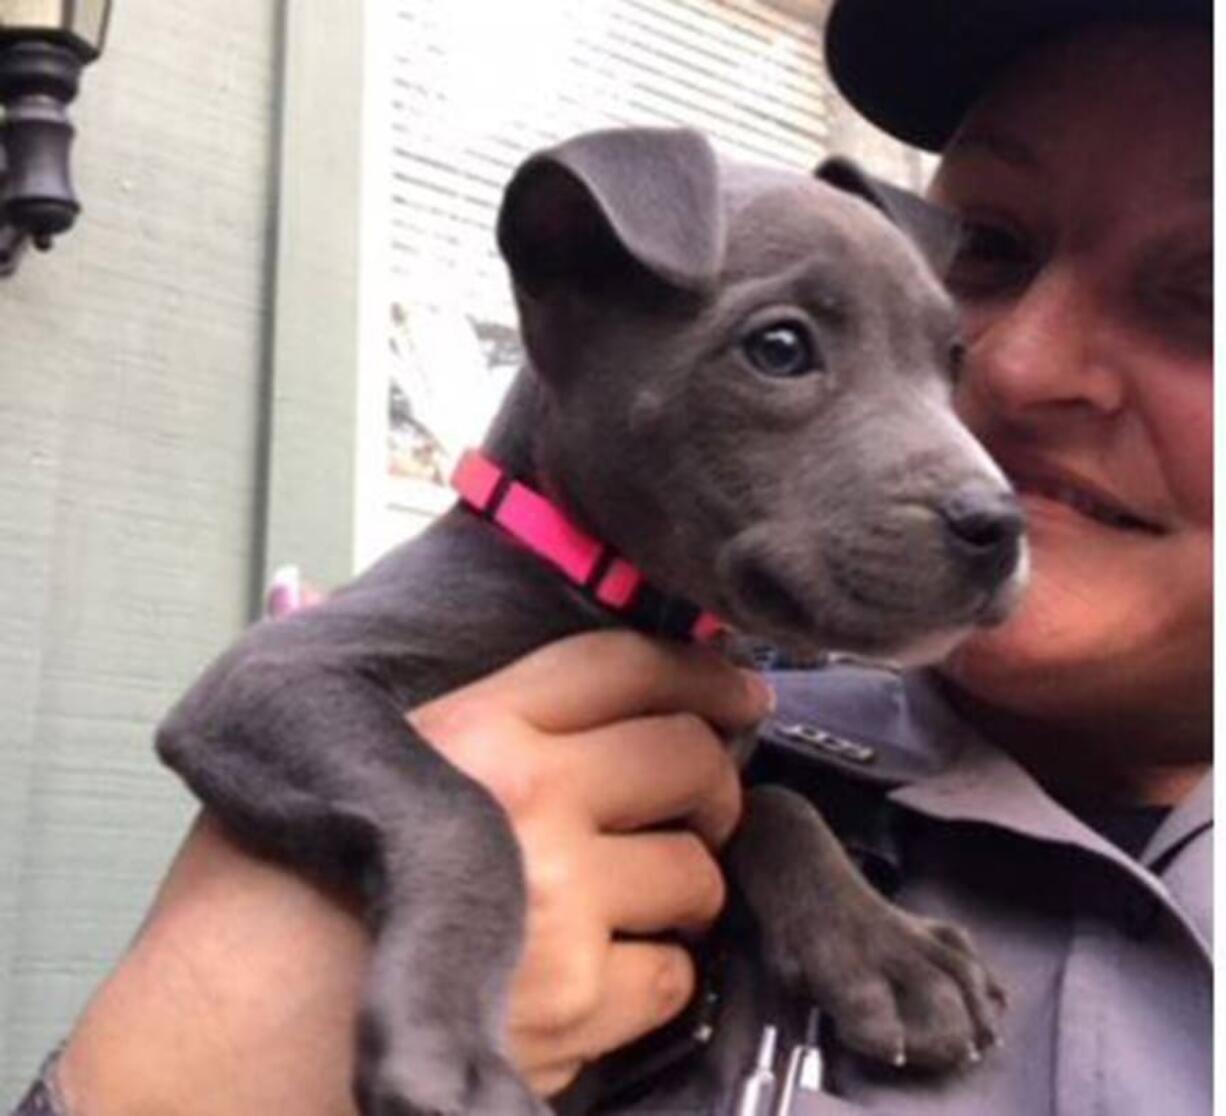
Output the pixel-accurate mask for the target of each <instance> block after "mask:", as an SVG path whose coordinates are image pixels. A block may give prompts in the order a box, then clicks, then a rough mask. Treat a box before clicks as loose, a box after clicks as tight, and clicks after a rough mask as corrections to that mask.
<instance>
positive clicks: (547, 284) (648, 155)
mask: <svg viewBox="0 0 1226 1116" xmlns="http://www.w3.org/2000/svg"><path fill="white" fill-rule="evenodd" d="M498 246H499V248H500V250H501V252H502V254H503V257H504V258H505V259H506V261H507V263H508V265H509V266H510V269H511V276H512V279H513V280H514V282H515V285H516V288H517V289H518V290H519V291H520V292H521V293H522V294H526V295H528V296H529V297H531V298H542V297H546V296H548V294H550V293H551V292H552V291H554V290H556V289H563V290H569V291H582V292H584V293H588V294H601V293H610V294H611V293H613V292H614V291H615V290H619V289H626V287H627V285H634V284H642V283H643V281H644V280H646V281H647V282H648V283H650V282H652V281H654V282H656V283H663V284H664V285H666V286H667V287H671V288H674V289H676V290H679V291H682V292H687V293H693V294H704V293H706V292H708V291H709V290H710V289H711V287H712V286H713V285H714V283H715V280H716V278H717V276H718V274H719V271H720V267H721V265H722V261H723V254H724V223H723V212H722V207H721V205H720V197H719V171H718V166H717V164H716V158H715V152H714V151H713V150H712V148H711V145H710V143H709V142H708V141H707V139H706V138H705V137H704V136H702V135H701V134H700V133H698V132H694V131H690V130H689V129H681V128H672V129H662V128H623V129H616V130H611V131H603V132H592V133H588V134H585V135H582V136H579V137H577V138H575V139H572V140H570V141H568V142H566V143H563V144H561V145H559V146H557V147H554V148H550V149H549V150H547V151H542V152H539V153H538V154H536V155H534V156H532V157H531V158H530V159H528V161H527V162H526V163H524V165H523V166H522V167H520V169H519V170H518V171H517V172H516V174H515V176H514V178H513V179H512V180H511V183H510V185H509V186H508V187H507V191H506V194H505V196H504V199H503V204H502V209H501V212H500V213H499V217H498Z"/></svg>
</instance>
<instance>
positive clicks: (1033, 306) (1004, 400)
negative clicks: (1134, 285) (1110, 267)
mask: <svg viewBox="0 0 1226 1116" xmlns="http://www.w3.org/2000/svg"><path fill="white" fill-rule="evenodd" d="M968 326H969V330H968V333H969V337H970V348H969V350H968V353H967V358H968V359H967V376H966V380H967V383H966V387H967V388H968V389H969V390H970V391H971V392H973V393H975V394H979V395H981V396H982V397H983V398H984V400H985V401H986V402H988V403H989V405H990V406H991V408H992V409H993V410H994V411H996V412H997V413H998V414H1000V415H1001V416H1002V417H1005V418H1012V419H1016V420H1024V419H1025V418H1026V416H1027V415H1029V414H1030V413H1032V412H1034V411H1036V410H1039V409H1042V410H1043V411H1044V412H1045V413H1046V412H1048V411H1049V410H1050V409H1051V408H1055V409H1056V410H1058V411H1059V412H1060V413H1062V414H1074V413H1078V414H1079V413H1083V412H1084V413H1100V414H1110V413H1112V412H1114V411H1116V410H1117V409H1118V408H1119V407H1120V406H1121V404H1122V403H1123V399H1124V380H1123V377H1122V375H1121V368H1120V367H1119V364H1118V361H1117V360H1116V356H1117V349H1116V345H1115V344H1114V343H1113V341H1114V340H1117V339H1113V336H1112V331H1111V325H1110V322H1109V320H1108V318H1107V316H1106V315H1105V313H1104V308H1103V307H1102V305H1101V301H1100V297H1099V295H1098V293H1097V292H1096V291H1095V290H1094V288H1093V286H1092V284H1091V283H1090V282H1089V281H1088V278H1087V277H1086V276H1084V275H1081V274H1079V273H1078V271H1077V269H1076V268H1075V267H1074V266H1071V265H1068V266H1049V267H1047V268H1045V269H1044V270H1043V271H1041V272H1040V273H1039V274H1038V275H1036V276H1035V277H1034V278H1033V279H1032V280H1031V282H1030V283H1029V284H1028V285H1027V286H1026V287H1025V288H1024V289H1023V290H1022V291H1020V292H1019V293H1017V294H1016V295H1015V296H1013V297H1011V298H1000V299H997V300H993V301H992V302H991V303H990V304H988V305H985V306H983V307H980V308H978V309H973V310H972V311H971V320H970V321H969V322H968Z"/></svg>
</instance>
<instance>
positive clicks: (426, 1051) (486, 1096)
mask: <svg viewBox="0 0 1226 1116" xmlns="http://www.w3.org/2000/svg"><path fill="white" fill-rule="evenodd" d="M356 1092H357V1099H358V1108H359V1110H360V1111H361V1113H362V1116H549V1108H548V1107H547V1106H546V1105H545V1104H544V1103H543V1102H542V1101H540V1100H538V1099H537V1098H536V1097H535V1096H533V1094H532V1093H531V1091H530V1090H529V1089H528V1088H527V1086H526V1085H524V1084H523V1082H522V1081H521V1079H520V1078H519V1076H518V1074H516V1072H515V1070H514V1069H513V1068H512V1067H511V1065H510V1064H509V1063H508V1062H507V1061H506V1060H505V1059H504V1058H502V1057H501V1056H500V1055H498V1054H495V1053H493V1052H492V1051H489V1050H482V1049H474V1048H473V1046H472V1044H471V1042H470V1041H468V1040H466V1039H465V1038H464V1037H462V1036H459V1035H457V1034H455V1033H454V1032H452V1031H450V1030H449V1029H447V1028H442V1027H430V1026H420V1025H405V1024H400V1025H397V1026H395V1027H394V1028H391V1029H388V1028H386V1027H384V1026H383V1025H381V1024H380V1023H379V1022H377V1021H376V1020H375V1019H374V1018H373V1017H372V1016H371V1015H370V1014H367V1015H366V1016H365V1017H364V1018H363V1021H362V1024H361V1027H360V1030H359V1042H358V1072H357V1079H356Z"/></svg>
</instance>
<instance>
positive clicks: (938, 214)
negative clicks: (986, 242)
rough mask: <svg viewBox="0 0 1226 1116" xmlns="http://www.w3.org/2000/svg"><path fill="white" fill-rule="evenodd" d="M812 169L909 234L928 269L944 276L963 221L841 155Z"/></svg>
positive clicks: (953, 253)
mask: <svg viewBox="0 0 1226 1116" xmlns="http://www.w3.org/2000/svg"><path fill="white" fill-rule="evenodd" d="M813 173H814V175H815V176H816V177H817V178H818V179H820V180H821V181H822V182H827V183H829V184H830V185H831V186H834V187H835V188H836V189H839V190H844V191H846V192H847V193H849V194H855V195H856V196H857V197H860V198H863V199H864V200H865V201H866V202H868V203H869V204H870V205H873V206H876V207H877V208H878V209H879V210H881V212H882V213H884V214H885V215H886V216H887V217H888V218H889V219H890V220H891V221H893V222H894V224H896V225H897V226H898V227H899V228H900V229H902V231H903V232H904V233H906V234H907V236H909V237H910V238H911V240H912V241H913V242H914V243H915V244H916V246H917V247H918V248H919V250H920V251H921V252H922V253H923V255H924V257H925V259H927V260H928V263H929V265H930V266H931V267H932V270H933V271H934V272H936V274H937V275H938V276H940V277H941V278H944V277H945V275H946V273H947V272H948V271H949V267H950V265H951V264H952V263H953V261H954V257H955V256H956V255H957V254H958V248H959V245H960V244H961V242H962V235H963V224H962V222H961V221H960V220H959V218H958V216H957V215H956V214H955V213H952V212H951V211H950V210H948V209H943V208H942V207H941V206H938V205H934V204H933V203H932V202H930V201H928V200H926V199H925V198H922V197H920V195H919V194H916V193H912V192H911V191H910V190H904V189H902V188H901V187H899V186H893V185H891V184H890V183H888V182H884V181H882V180H881V179H880V178H876V177H874V176H873V175H871V174H869V173H867V172H866V171H865V170H863V169H862V168H861V167H859V166H858V165H857V164H855V163H853V162H852V161H851V160H850V159H845V158H843V157H842V156H834V157H832V158H830V159H826V160H825V161H824V162H822V163H820V164H818V166H817V169H816V170H815V171H814V172H813Z"/></svg>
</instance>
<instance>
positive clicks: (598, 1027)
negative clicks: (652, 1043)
mask: <svg viewBox="0 0 1226 1116" xmlns="http://www.w3.org/2000/svg"><path fill="white" fill-rule="evenodd" d="M695 981H696V973H695V968H694V961H693V958H691V957H690V955H689V953H688V952H687V951H686V950H685V949H684V948H682V947H681V946H679V945H672V944H665V943H659V942H637V941H630V942H614V943H613V944H612V945H611V946H610V947H609V950H608V954H607V958H606V962H605V966H604V971H603V994H602V995H601V996H600V997H599V998H598V999H597V1000H596V1001H594V1002H593V1003H592V1004H591V1005H590V1006H589V1008H588V1010H587V1011H585V1012H583V1013H582V1014H575V1015H570V1016H567V1017H565V1018H555V1019H553V1020H549V1023H551V1024H552V1025H547V1026H543V1027H532V1026H521V1027H519V1028H512V1030H511V1036H510V1045H511V1053H512V1057H513V1058H514V1060H515V1062H516V1064H518V1065H520V1066H521V1067H530V1068H529V1069H528V1070H527V1074H528V1078H529V1083H530V1084H531V1086H532V1088H533V1089H534V1090H536V1091H537V1092H538V1093H540V1094H542V1095H545V1096H548V1095H551V1094H553V1093H556V1092H559V1091H561V1090H562V1089H563V1088H565V1087H566V1086H567V1085H568V1084H570V1082H571V1081H572V1080H573V1079H574V1078H575V1076H576V1075H577V1074H578V1073H579V1071H580V1070H581V1069H582V1067H583V1065H584V1064H585V1063H587V1062H591V1061H594V1060H595V1059H597V1058H599V1057H600V1056H601V1055H603V1054H607V1053H608V1052H609V1051H611V1050H615V1049H617V1048H618V1047H620V1046H624V1045H626V1044H627V1043H629V1042H633V1041H634V1040H635V1039H637V1038H640V1037H641V1036H643V1035H645V1034H647V1033H649V1032H650V1031H654V1030H655V1029H656V1028H658V1027H662V1026H663V1025H664V1024H665V1023H667V1022H668V1021H669V1020H671V1019H673V1018H675V1017H676V1016H677V1014H678V1013H680V1012H681V1010H682V1009H683V1008H684V1007H685V1005H686V1004H687V1003H689V1001H690V998H691V997H692V996H693V994H694V987H695Z"/></svg>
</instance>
